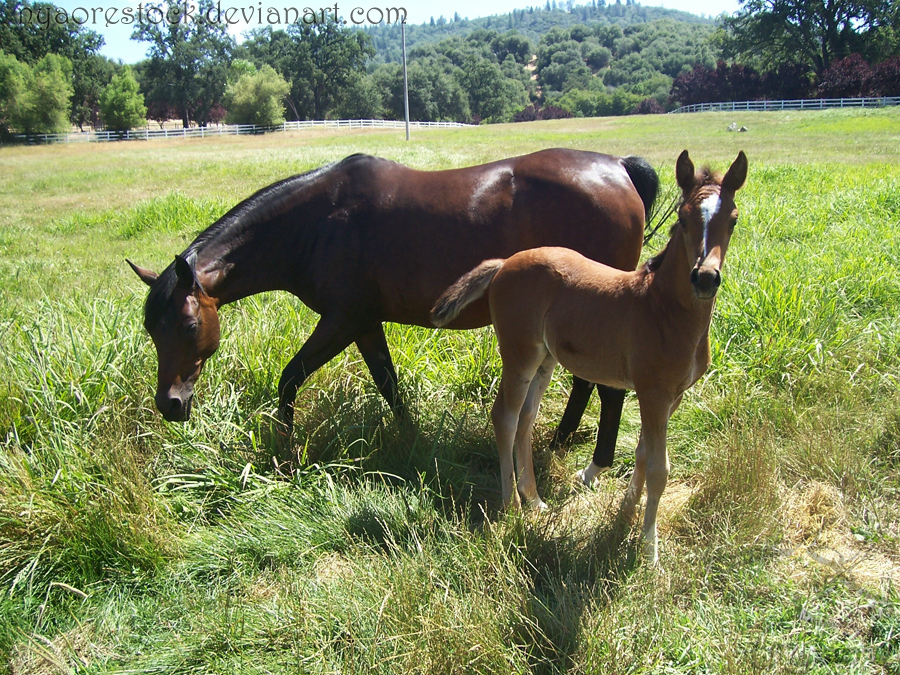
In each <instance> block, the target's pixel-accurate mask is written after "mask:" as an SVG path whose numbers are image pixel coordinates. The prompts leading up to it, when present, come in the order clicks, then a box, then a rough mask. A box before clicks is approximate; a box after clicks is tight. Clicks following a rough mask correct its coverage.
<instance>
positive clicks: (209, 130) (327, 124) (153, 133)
mask: <svg viewBox="0 0 900 675" xmlns="http://www.w3.org/2000/svg"><path fill="white" fill-rule="evenodd" d="M405 126H406V123H405V122H404V121H403V120H302V121H295V122H284V123H283V124H279V125H277V126H274V127H260V126H256V125H255V124H222V125H219V126H214V127H191V128H188V129H132V130H131V131H82V132H72V133H65V134H16V136H15V138H18V139H20V140H24V141H26V142H28V143H74V142H87V143H97V142H106V141H134V140H140V141H147V140H151V139H156V138H206V137H208V136H239V135H244V134H264V133H269V132H273V131H297V130H300V129H314V128H319V129H403V128H405ZM409 126H410V128H411V129H450V128H456V127H466V126H469V125H468V124H462V123H460V122H410V123H409Z"/></svg>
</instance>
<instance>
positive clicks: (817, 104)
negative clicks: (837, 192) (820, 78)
mask: <svg viewBox="0 0 900 675" xmlns="http://www.w3.org/2000/svg"><path fill="white" fill-rule="evenodd" d="M889 105H900V96H878V97H867V98H812V99H794V100H789V101H728V102H725V103H695V104H694V105H685V106H682V107H680V108H678V109H677V110H673V111H672V113H692V112H710V111H715V112H718V111H723V110H763V111H765V110H824V109H825V108H883V107H885V106H889ZM670 114H671V113H670Z"/></svg>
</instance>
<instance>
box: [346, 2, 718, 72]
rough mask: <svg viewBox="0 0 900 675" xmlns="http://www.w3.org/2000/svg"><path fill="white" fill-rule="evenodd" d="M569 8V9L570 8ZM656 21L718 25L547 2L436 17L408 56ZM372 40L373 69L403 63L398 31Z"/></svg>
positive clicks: (650, 10) (409, 42)
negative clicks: (470, 38) (510, 37)
mask: <svg viewBox="0 0 900 675" xmlns="http://www.w3.org/2000/svg"><path fill="white" fill-rule="evenodd" d="M569 5H571V3H569ZM657 19H671V20H674V21H680V22H684V23H689V24H698V25H707V26H710V27H712V26H713V25H714V24H715V20H714V19H709V18H703V17H700V16H697V15H695V14H690V13H688V12H681V11H678V10H674V9H665V8H663V7H644V6H642V5H640V4H639V3H632V2H628V3H626V4H622V3H621V2H616V3H614V4H609V5H608V4H606V3H605V2H604V0H600V1H599V2H597V1H596V0H595V1H594V2H592V3H590V4H586V5H575V6H570V7H561V6H557V3H556V2H555V0H554V2H553V3H552V4H551V3H550V2H548V3H547V4H546V5H544V6H543V7H528V8H526V9H517V10H513V11H512V12H510V13H508V14H495V15H492V16H487V17H481V18H477V19H467V18H463V17H460V16H459V15H455V16H451V17H444V16H436V17H432V18H431V20H430V21H427V22H425V23H422V24H407V26H406V47H407V50H409V49H411V48H412V47H414V46H416V45H423V44H428V43H431V42H439V41H441V40H444V39H446V38H450V37H465V36H466V35H468V34H469V33H471V32H472V31H475V30H477V29H479V28H482V29H485V30H495V31H498V32H501V33H502V32H505V31H508V30H513V29H514V30H516V31H518V32H519V33H521V34H522V35H525V36H526V37H528V38H530V39H531V40H532V41H533V42H534V43H535V46H537V43H538V41H539V40H540V39H541V37H542V36H543V35H544V34H546V33H547V32H548V31H550V30H551V29H552V28H571V27H572V26H576V25H578V24H586V25H593V24H598V23H599V24H603V23H606V24H615V25H618V26H620V27H621V28H626V27H627V26H632V25H636V24H644V23H649V22H651V21H655V20H657ZM360 30H363V31H365V32H366V33H368V34H369V36H371V38H372V42H373V45H374V47H375V49H376V55H375V58H374V61H375V63H399V62H400V60H401V53H400V52H401V37H400V25H399V24H393V25H380V26H368V27H365V28H361V29H360Z"/></svg>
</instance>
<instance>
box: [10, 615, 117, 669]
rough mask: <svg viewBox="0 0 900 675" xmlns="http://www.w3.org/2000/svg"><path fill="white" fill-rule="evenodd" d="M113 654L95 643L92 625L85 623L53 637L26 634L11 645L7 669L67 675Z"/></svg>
mask: <svg viewBox="0 0 900 675" xmlns="http://www.w3.org/2000/svg"><path fill="white" fill-rule="evenodd" d="M113 656H114V654H113V652H112V651H111V650H110V649H109V648H108V647H106V646H104V645H101V644H98V643H97V636H96V635H95V633H94V631H93V629H92V627H91V626H90V625H89V624H85V625H83V626H81V627H79V628H77V629H75V630H71V631H69V632H67V633H62V634H61V635H57V636H56V637H55V638H54V639H53V640H49V639H47V638H46V637H44V636H43V635H39V634H33V635H30V636H27V637H26V638H25V639H24V640H23V641H22V642H20V643H19V644H17V645H16V646H15V647H14V648H13V650H12V654H11V658H10V661H9V668H10V673H12V675H57V673H65V674H66V675H68V674H69V673H73V672H80V671H83V670H85V669H87V668H89V667H90V665H91V663H92V662H94V661H98V660H103V661H105V660H107V659H109V658H111V657H113Z"/></svg>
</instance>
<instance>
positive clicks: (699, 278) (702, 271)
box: [691, 265, 722, 300]
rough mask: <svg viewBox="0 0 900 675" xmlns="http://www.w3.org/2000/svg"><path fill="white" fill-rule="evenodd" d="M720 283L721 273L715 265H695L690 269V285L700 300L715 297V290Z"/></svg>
mask: <svg viewBox="0 0 900 675" xmlns="http://www.w3.org/2000/svg"><path fill="white" fill-rule="evenodd" d="M721 285H722V274H721V273H720V272H719V270H717V269H716V268H715V267H712V266H706V265H696V266H695V267H694V269H692V270H691V286H693V287H694V295H696V296H697V297H698V298H700V299H701V300H709V299H710V298H714V297H716V292H717V291H718V290H719V286H721Z"/></svg>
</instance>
